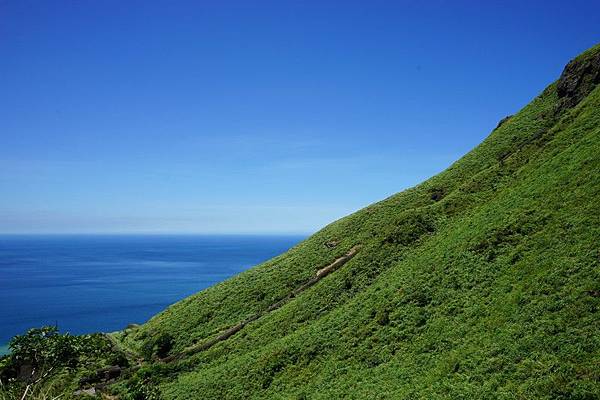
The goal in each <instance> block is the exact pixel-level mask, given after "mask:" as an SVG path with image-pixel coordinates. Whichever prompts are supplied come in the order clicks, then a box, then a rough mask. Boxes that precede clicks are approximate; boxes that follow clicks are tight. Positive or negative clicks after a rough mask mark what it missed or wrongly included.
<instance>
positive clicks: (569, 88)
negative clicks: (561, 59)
mask: <svg viewBox="0 0 600 400" xmlns="http://www.w3.org/2000/svg"><path fill="white" fill-rule="evenodd" d="M594 50H595V51H594ZM594 50H592V52H591V53H590V54H583V55H582V56H580V57H577V58H575V59H574V60H571V61H570V62H569V63H568V64H567V65H566V67H565V69H564V70H563V72H562V74H561V75H560V78H559V80H558V82H557V84H556V93H557V94H558V98H559V99H560V101H559V103H558V105H557V111H558V112H560V111H563V110H565V109H568V108H572V107H574V106H576V105H577V104H578V103H579V102H580V101H581V100H582V99H583V98H584V97H585V96H587V95H588V94H590V92H591V91H592V90H593V89H594V87H596V85H597V84H598V83H600V50H596V49H594Z"/></svg>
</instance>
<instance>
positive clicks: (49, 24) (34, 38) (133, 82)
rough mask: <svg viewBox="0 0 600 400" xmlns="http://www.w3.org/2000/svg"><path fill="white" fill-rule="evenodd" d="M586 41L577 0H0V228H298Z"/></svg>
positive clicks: (593, 36) (365, 194)
mask: <svg viewBox="0 0 600 400" xmlns="http://www.w3.org/2000/svg"><path fill="white" fill-rule="evenodd" d="M599 40H600V3H598V2H595V1H569V2H565V1H556V2H553V1H543V2H535V1H528V2H522V1H514V2H510V1H509V2H481V1H471V2H464V1H462V2H461V1H458V2H455V1H453V2H450V1H427V2H420V1H394V2H392V1H390V2H383V1H362V2H355V1H343V2H342V1H340V2H329V1H303V2H300V1H273V2H262V1H257V2H248V1H240V2H228V1H218V2H217V1H214V2H213V1H200V2H199V1H190V2H185V1H164V2H163V1H127V2H123V1H52V2H50V1H47V2H38V1H24V0H19V1H0V60H2V61H1V62H0V88H1V90H0V232H4V233H32V232H37V233H51V232H57V233H61V232H62V233H67V232H69V233H74V232H84V233H92V232H103V233H109V232H119V233H124V232H178V233H186V232H188V233H192V232H201V233H250V232H256V233H267V232H268V233H280V232H290V233H291V232H313V231H315V230H317V229H318V228H320V227H321V226H323V225H324V224H326V223H328V222H331V221H333V220H335V219H337V218H339V217H342V216H344V215H346V214H348V213H350V212H352V211H354V210H356V209H359V208H361V207H363V206H365V205H367V204H369V203H372V202H374V201H377V200H380V199H382V198H385V197H386V196H388V195H391V194H393V193H395V192H398V191H400V190H402V189H405V188H407V187H410V186H412V185H415V184H417V183H419V182H420V181H422V180H423V179H425V178H427V177H429V176H431V175H433V174H436V173H437V172H439V171H441V170H443V169H444V168H445V167H447V166H448V165H449V164H450V163H452V162H453V161H454V160H456V159H458V158H459V157H460V156H461V155H463V154H464V153H466V152H467V151H469V150H470V149H471V148H473V147H474V146H475V145H477V144H478V143H479V142H480V141H481V140H482V139H484V138H485V137H486V136H487V135H488V134H489V132H490V131H491V130H492V129H493V128H494V126H495V125H496V123H497V122H498V120H499V119H500V118H502V117H504V116H505V115H507V114H511V113H514V112H516V111H517V110H519V109H520V108H521V107H522V106H523V105H525V104H527V103H528V102H529V101H530V100H531V99H532V98H533V97H534V96H536V95H537V94H538V93H539V92H540V91H541V90H542V89H543V88H544V87H545V86H546V85H547V84H548V83H550V82H551V81H553V80H555V79H556V78H557V77H558V75H559V74H560V72H561V70H562V67H563V66H564V64H565V63H566V62H567V61H568V60H569V59H570V58H572V57H574V56H575V55H577V54H578V53H579V52H581V51H583V50H585V49H586V48H588V47H590V46H592V45H594V44H595V43H596V42H597V41H599Z"/></svg>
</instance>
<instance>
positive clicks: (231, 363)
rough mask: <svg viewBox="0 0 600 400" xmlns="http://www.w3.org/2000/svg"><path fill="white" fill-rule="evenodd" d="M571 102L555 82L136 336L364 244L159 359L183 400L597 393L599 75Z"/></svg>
mask: <svg viewBox="0 0 600 400" xmlns="http://www.w3.org/2000/svg"><path fill="white" fill-rule="evenodd" d="M599 51H600V49H599V48H598V47H596V48H594V49H591V50H590V51H588V52H587V53H586V54H584V55H583V56H582V57H591V56H594V55H596V54H597V53H598V52H599ZM559 103H560V101H559V99H558V97H557V90H556V84H553V85H550V86H549V87H548V88H547V89H546V90H545V91H544V92H543V93H542V94H541V95H540V96H539V97H538V98H536V99H535V100H534V101H533V102H532V103H531V104H529V105H528V106H527V107H525V108H524V109H523V110H522V111H521V112H519V113H518V114H517V115H515V116H514V117H512V118H511V119H509V120H508V121H507V122H505V123H504V124H502V126H500V127H499V128H498V129H496V130H495V131H494V132H492V134H491V135H490V136H489V137H488V138H487V139H486V140H485V141H484V142H483V143H482V144H481V145H479V146H478V147H477V148H475V149H474V150H473V151H472V152H470V153H469V154H467V155H466V156H465V157H463V158H462V159H461V160H459V161H458V162H457V163H455V164H454V165H453V166H451V167H450V168H449V169H448V170H446V171H444V172H443V173H441V174H439V175H437V176H436V177H433V178H431V179H430V180H428V181H426V182H424V183H423V184H421V185H419V186H417V187H415V188H413V189H410V190H407V191H405V192H402V193H400V194H397V195H395V196H392V197H390V198H389V199H386V200H384V201H382V202H379V203H377V204H374V205H372V206H370V207H367V208H366V209H363V210H361V211H359V212H357V213H355V214H353V215H351V216H348V217H346V218H344V219H342V220H340V221H337V222H335V223H333V224H331V225H329V226H327V227H326V228H324V229H323V230H322V231H320V232H318V233H317V234H315V235H314V236H312V237H311V238H309V239H307V240H306V241H304V242H303V243H301V244H299V245H298V246H296V247H295V248H294V249H292V250H290V251H289V252H287V253H286V254H283V255H281V256H279V257H277V258H275V259H273V260H271V261H268V262H266V263H265V264H263V265H260V266H258V267H256V268H253V269H251V270H249V271H247V272H245V273H242V274H240V275H239V276H236V277H235V278H233V279H230V280H228V281H226V282H223V283H221V284H219V285H216V286H215V287H212V288H209V289H207V290H205V291H203V292H201V293H199V294H197V295H194V296H192V297H190V298H188V299H185V300H183V301H181V302H179V303H177V304H175V305H173V306H172V307H170V308H169V309H167V310H166V311H165V312H163V313H161V314H159V315H157V316H156V317H154V318H153V319H152V320H151V321H149V322H148V323H147V324H145V325H143V326H141V327H140V328H139V329H137V330H135V331H132V332H130V333H129V334H128V335H125V336H124V337H122V340H123V341H124V343H126V344H127V345H128V346H130V347H131V348H141V346H142V345H143V343H144V342H146V341H148V340H150V339H151V338H152V337H156V336H158V335H159V334H160V333H161V332H168V333H170V334H172V335H174V337H175V348H174V349H173V351H172V353H177V352H179V351H181V350H182V349H184V348H186V347H189V346H192V345H194V344H195V343H202V342H203V341H205V340H208V339H210V338H211V337H214V336H215V335H216V334H218V333H219V332H222V331H223V330H225V329H227V328H228V327H230V326H232V325H235V324H236V323H238V322H240V321H241V320H243V319H244V318H246V317H248V316H251V315H252V314H254V313H256V312H260V311H264V310H265V309H266V308H267V307H268V306H269V305H270V304H272V303H274V302H275V301H277V300H279V299H281V298H284V297H285V296H286V295H287V294H288V293H289V292H290V291H291V290H293V289H294V288H296V287H298V286H299V285H301V284H302V283H303V282H305V281H306V280H308V279H309V278H310V277H311V276H313V275H314V273H315V272H316V271H317V270H318V269H319V268H321V267H323V266H325V265H327V264H328V263H330V262H331V261H333V260H334V259H335V258H336V257H339V256H340V255H342V254H343V253H345V252H346V251H347V250H348V249H349V248H351V247H352V246H353V245H355V244H362V248H361V251H360V252H359V254H358V255H357V256H356V257H354V258H353V259H352V260H351V261H349V262H348V263H347V264H346V265H345V266H344V267H343V268H341V269H340V270H338V271H336V272H335V273H333V274H331V275H329V276H328V277H326V278H325V279H323V280H322V281H321V282H319V283H318V284H317V285H315V286H313V287H311V288H310V289H308V290H307V291H305V292H303V293H302V294H300V295H299V296H298V297H296V298H295V299H293V300H291V301H290V302H288V303H287V304H286V305H285V306H283V307H282V308H281V309H279V310H276V311H274V312H272V313H270V314H268V315H266V316H264V317H262V318H260V319H259V320H257V321H254V322H252V323H251V324H249V325H248V326H246V327H245V328H244V329H243V330H242V331H241V332H240V333H238V334H236V335H234V336H233V337H231V338H230V339H229V340H227V341H224V342H221V343H219V344H217V345H215V346H214V347H212V348H210V349H209V350H206V351H204V352H200V353H197V354H195V355H192V356H189V357H186V358H184V359H183V360H181V361H179V362H176V363H170V364H161V363H156V364H154V365H151V366H149V367H146V368H145V370H147V371H149V372H151V373H150V375H151V376H152V380H153V381H155V382H157V383H158V384H159V385H160V389H161V391H162V393H163V396H164V397H165V398H177V399H185V398H199V396H200V397H202V398H217V397H219V398H232V399H233V398H242V397H247V396H250V395H252V396H254V397H256V398H261V397H273V398H278V397H279V398H303V397H310V398H338V397H345V398H389V397H393V398H432V397H438V398H461V397H464V398H486V397H489V398H531V397H536V398H543V397H547V398H560V397H561V396H562V397H564V398H567V397H568V398H597V397H598V396H600V372H599V371H600V363H599V360H600V333H599V330H598V325H599V322H600V318H599V316H598V312H597V309H598V306H599V305H600V298H599V297H597V296H596V295H595V294H594V293H596V292H595V291H597V290H600V267H599V259H600V253H599V250H598V246H597V241H598V237H600V228H599V227H600V217H599V216H600V205H599V204H598V200H599V199H600V196H599V195H600V193H599V191H600V173H599V172H598V171H600V154H599V153H600V112H599V110H600V88H596V89H595V90H594V91H593V92H592V93H591V94H589V95H587V97H585V98H584V99H583V100H582V101H581V102H580V103H579V104H578V105H577V106H575V107H574V108H569V109H565V110H563V111H561V112H558V111H557V104H559ZM332 239H335V240H338V241H339V242H340V243H339V245H338V246H336V247H335V248H333V249H330V248H328V247H327V246H325V245H324V243H325V242H327V241H329V240H332ZM143 371H144V369H143V370H142V372H141V373H144V372H143ZM200 394H201V395H200Z"/></svg>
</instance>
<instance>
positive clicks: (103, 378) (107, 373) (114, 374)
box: [79, 365, 123, 385]
mask: <svg viewBox="0 0 600 400" xmlns="http://www.w3.org/2000/svg"><path fill="white" fill-rule="evenodd" d="M121 372H123V370H122V369H121V367H119V366H118V365H113V366H111V367H107V368H102V369H99V370H97V371H96V373H95V374H94V375H92V376H88V377H85V378H81V379H80V380H79V384H80V385H89V384H93V383H98V382H108V381H110V380H113V379H116V378H118V377H119V376H120V375H121Z"/></svg>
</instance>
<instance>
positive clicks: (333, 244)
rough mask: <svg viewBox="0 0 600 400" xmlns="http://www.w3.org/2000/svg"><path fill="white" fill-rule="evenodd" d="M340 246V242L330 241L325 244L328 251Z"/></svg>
mask: <svg viewBox="0 0 600 400" xmlns="http://www.w3.org/2000/svg"><path fill="white" fill-rule="evenodd" d="M338 244H340V241H339V240H335V239H333V240H328V241H327V242H325V247H327V248H328V249H333V248H334V247H336V246H337V245H338Z"/></svg>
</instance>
